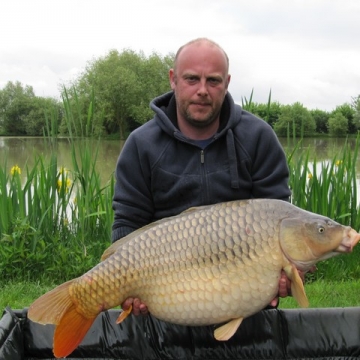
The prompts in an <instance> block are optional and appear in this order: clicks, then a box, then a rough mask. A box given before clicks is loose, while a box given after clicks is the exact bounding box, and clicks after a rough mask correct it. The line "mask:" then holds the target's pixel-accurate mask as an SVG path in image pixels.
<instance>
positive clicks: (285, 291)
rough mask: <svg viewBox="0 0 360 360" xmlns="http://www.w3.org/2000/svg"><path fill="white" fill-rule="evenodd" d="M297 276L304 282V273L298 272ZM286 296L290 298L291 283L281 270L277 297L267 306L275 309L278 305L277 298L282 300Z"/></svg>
mask: <svg viewBox="0 0 360 360" xmlns="http://www.w3.org/2000/svg"><path fill="white" fill-rule="evenodd" d="M299 275H300V277H301V280H302V281H303V282H304V280H305V273H304V272H302V271H300V270H299ZM287 296H291V281H290V280H289V278H288V277H287V276H286V274H285V272H284V270H281V276H280V280H279V292H278V295H277V296H276V298H275V299H274V300H272V301H271V303H270V304H269V305H270V306H272V307H277V306H278V304H279V298H281V297H282V298H284V297H287Z"/></svg>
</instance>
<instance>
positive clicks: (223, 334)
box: [214, 317, 244, 341]
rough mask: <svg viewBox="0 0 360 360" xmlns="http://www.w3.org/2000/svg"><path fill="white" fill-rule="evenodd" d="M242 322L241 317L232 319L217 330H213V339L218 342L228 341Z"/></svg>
mask: <svg viewBox="0 0 360 360" xmlns="http://www.w3.org/2000/svg"><path fill="white" fill-rule="evenodd" d="M243 320H244V318H242V317H240V318H237V319H233V320H231V321H229V322H228V323H226V324H225V325H222V326H220V327H219V328H217V329H215V331H214V337H215V339H216V340H219V341H226V340H229V339H230V338H231V337H232V336H233V335H234V334H235V332H236V330H237V329H238V327H239V326H240V325H241V323H242V321H243Z"/></svg>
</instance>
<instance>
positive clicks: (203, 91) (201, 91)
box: [197, 79, 208, 96]
mask: <svg viewBox="0 0 360 360" xmlns="http://www.w3.org/2000/svg"><path fill="white" fill-rule="evenodd" d="M197 93H198V95H199V96H206V95H207V94H208V89H207V83H206V79H204V80H202V79H201V80H200V81H199V87H198V91H197Z"/></svg>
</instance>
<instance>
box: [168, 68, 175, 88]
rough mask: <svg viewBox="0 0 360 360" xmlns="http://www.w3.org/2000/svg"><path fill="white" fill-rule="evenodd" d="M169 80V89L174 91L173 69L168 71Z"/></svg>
mask: <svg viewBox="0 0 360 360" xmlns="http://www.w3.org/2000/svg"><path fill="white" fill-rule="evenodd" d="M169 80H170V86H171V89H172V90H175V85H176V76H175V72H174V69H170V70H169Z"/></svg>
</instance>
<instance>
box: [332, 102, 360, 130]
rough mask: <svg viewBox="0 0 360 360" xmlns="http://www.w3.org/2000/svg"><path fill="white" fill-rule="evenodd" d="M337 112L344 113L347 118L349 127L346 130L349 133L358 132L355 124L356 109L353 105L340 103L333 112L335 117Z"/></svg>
mask: <svg viewBox="0 0 360 360" xmlns="http://www.w3.org/2000/svg"><path fill="white" fill-rule="evenodd" d="M337 113H339V114H341V115H343V116H344V117H345V118H346V119H347V127H348V128H347V130H346V133H349V134H354V133H356V131H357V130H356V128H355V126H354V115H355V110H354V109H353V107H352V106H351V105H350V104H348V103H345V104H343V105H339V106H337V107H336V108H335V110H334V111H333V112H332V113H331V117H334V116H335V114H337Z"/></svg>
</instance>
